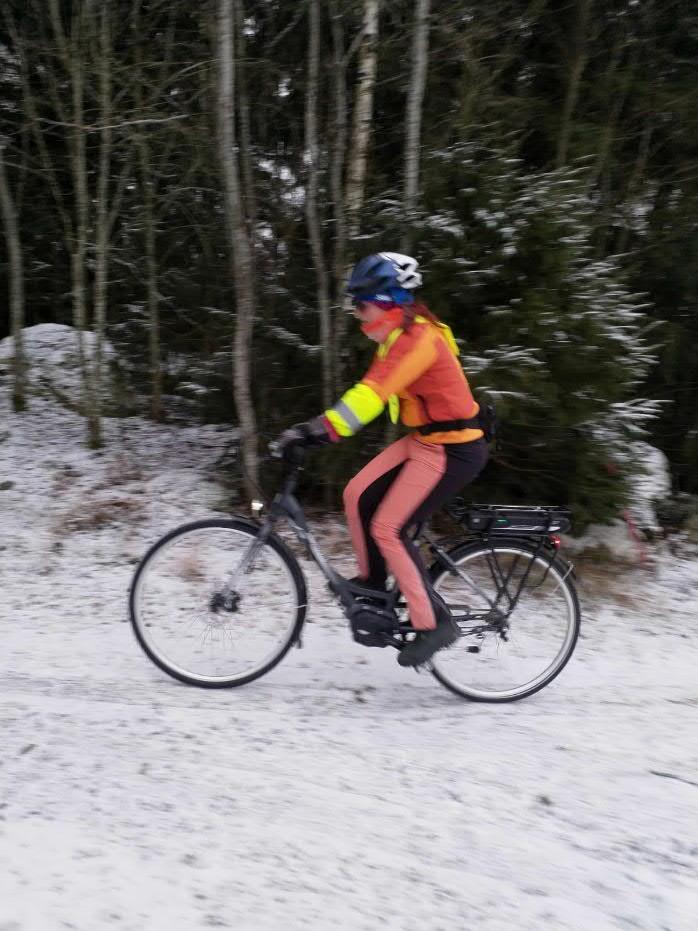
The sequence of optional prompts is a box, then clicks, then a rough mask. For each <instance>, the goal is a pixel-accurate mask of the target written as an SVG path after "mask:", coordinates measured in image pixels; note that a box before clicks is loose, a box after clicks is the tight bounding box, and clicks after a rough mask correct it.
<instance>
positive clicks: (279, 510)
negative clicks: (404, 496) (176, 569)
mask: <svg viewBox="0 0 698 931" xmlns="http://www.w3.org/2000/svg"><path fill="white" fill-rule="evenodd" d="M304 452H305V451H304V450H303V449H295V450H294V454H295V459H292V460H286V464H287V469H286V473H285V475H284V477H283V483H282V487H281V489H280V491H279V492H277V494H276V496H275V497H274V499H273V501H272V504H271V507H270V509H269V511H268V513H267V515H266V517H265V519H264V520H263V521H262V522H261V525H260V532H259V535H258V536H257V538H256V539H255V540H254V541H253V542H252V543H251V544H250V546H249V548H248V550H247V552H246V553H245V554H244V555H243V558H242V560H241V562H240V564H239V565H238V567H237V569H236V571H235V573H234V575H236V574H237V573H238V572H240V571H244V570H245V569H246V568H247V566H248V565H249V563H250V562H251V560H252V559H253V558H254V554H255V552H256V550H257V549H258V548H259V547H261V546H262V545H263V544H264V542H265V540H266V539H267V538H268V536H269V535H270V534H271V533H272V530H273V528H274V525H275V524H276V522H277V521H278V520H280V519H281V518H286V520H288V522H289V524H290V526H291V528H292V530H293V531H294V533H295V534H296V537H297V539H298V540H299V541H300V542H301V543H302V544H303V545H304V546H305V549H306V552H307V553H308V555H309V557H310V558H311V559H312V560H313V561H314V562H315V563H316V565H317V566H318V567H319V568H320V570H321V572H322V573H323V575H324V576H325V578H326V579H327V581H328V583H329V585H330V588H331V589H332V591H333V592H334V593H335V594H336V595H337V596H338V597H339V599H340V601H341V603H342V606H343V607H344V609H345V610H346V611H350V610H351V609H352V608H353V607H354V606H355V604H356V599H357V598H360V599H370V601H371V602H373V603H375V604H376V605H377V606H379V607H381V608H383V609H385V610H388V611H394V610H395V608H396V605H397V603H398V601H399V599H400V596H401V593H400V590H399V588H398V587H397V586H394V587H393V588H392V589H390V590H388V591H387V592H381V591H378V590H376V589H371V588H365V587H364V586H362V585H360V584H358V583H356V582H351V581H349V580H347V579H345V578H344V577H343V576H341V575H340V574H339V573H338V572H337V571H336V570H335V569H334V568H333V567H332V565H331V564H330V562H329V560H328V559H327V557H326V556H325V554H324V553H323V551H322V549H321V547H320V545H319V544H318V542H317V540H316V539H315V537H314V536H313V533H312V531H311V530H310V529H309V527H308V524H307V521H306V518H305V513H304V511H303V507H302V505H301V504H300V502H299V501H298V499H297V498H296V497H295V494H294V492H295V489H296V485H297V483H298V474H299V472H300V471H301V469H302V464H303V459H304ZM477 536H478V537H481V536H482V535H477ZM413 539H414V540H418V539H423V540H425V541H426V542H427V543H428V544H429V548H430V550H431V552H432V553H433V554H434V556H435V558H436V559H438V560H439V561H440V562H441V563H442V564H444V565H445V566H447V568H448V569H449V571H450V572H451V573H452V574H454V575H458V576H459V577H460V578H461V579H462V580H463V581H464V582H465V583H466V584H467V585H468V586H469V588H470V589H471V590H472V591H473V592H474V593H475V594H477V595H479V596H480V597H481V598H482V599H484V601H485V602H486V603H487V605H488V606H489V609H488V610H486V611H481V612H477V614H476V615H473V614H472V613H470V612H469V613H468V615H467V616H456V617H455V620H456V621H457V622H460V623H464V622H467V621H472V620H473V619H474V618H477V619H478V620H484V619H485V618H486V616H487V615H488V614H490V612H496V614H497V615H499V614H501V612H500V611H499V609H498V607H497V605H498V604H499V602H500V599H501V597H502V594H503V593H504V594H506V597H507V600H508V602H509V610H508V611H507V612H506V614H507V615H508V614H510V613H511V611H513V609H514V607H515V606H516V603H517V601H518V599H519V597H520V594H521V591H522V590H523V587H524V585H525V584H526V581H527V579H528V575H529V573H530V568H531V565H532V564H533V562H534V558H535V557H534V558H532V559H531V561H530V564H529V567H528V569H527V571H526V573H525V575H524V578H523V579H522V580H521V582H520V583H519V586H518V588H517V591H516V593H515V595H514V596H513V597H512V596H511V595H510V594H509V592H508V589H507V582H508V581H509V579H510V577H511V574H512V572H513V567H512V569H511V570H510V572H509V574H508V576H507V578H506V579H504V577H503V575H502V573H501V570H500V569H499V567H498V566H497V571H496V573H494V572H493V579H494V580H495V585H496V588H497V594H496V597H495V599H494V600H492V598H490V596H489V595H488V594H487V593H486V592H485V591H483V590H482V588H480V586H479V585H478V584H477V583H476V582H475V580H474V579H472V578H471V577H470V575H469V574H468V573H467V572H465V571H464V570H463V569H461V568H459V567H458V566H457V565H456V564H455V563H454V562H453V560H452V559H451V558H450V557H449V555H448V553H447V552H446V550H444V549H443V547H441V546H439V544H438V543H437V542H436V541H435V540H434V539H433V538H431V537H430V536H428V535H427V534H426V533H425V532H424V531H423V525H422V524H419V525H418V526H417V529H416V531H415V534H414V538H413ZM536 555H537V554H536ZM493 556H494V553H493ZM493 562H494V563H495V564H496V557H495V558H494V560H493ZM502 583H503V584H502ZM485 626H487V625H485ZM400 629H401V630H404V631H410V630H412V627H411V625H410V624H405V625H400ZM469 632H473V631H469Z"/></svg>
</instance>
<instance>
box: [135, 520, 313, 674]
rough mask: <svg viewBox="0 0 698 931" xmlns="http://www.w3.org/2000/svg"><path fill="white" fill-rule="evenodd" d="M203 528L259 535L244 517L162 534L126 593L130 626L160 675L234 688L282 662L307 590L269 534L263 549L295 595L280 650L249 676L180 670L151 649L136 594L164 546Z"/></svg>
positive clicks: (299, 624)
mask: <svg viewBox="0 0 698 931" xmlns="http://www.w3.org/2000/svg"><path fill="white" fill-rule="evenodd" d="M206 529H219V530H228V531H235V532H237V533H242V534H245V535H248V536H250V538H252V537H254V536H256V535H257V534H258V533H259V531H260V529H261V528H260V525H259V524H257V523H255V522H254V521H251V520H248V519H246V518H232V519H215V518H213V519H208V520H199V521H193V522H191V523H188V524H183V525H181V526H180V527H177V528H175V529H174V530H172V531H170V532H169V533H167V534H165V536H163V537H161V538H160V539H159V540H158V541H157V542H156V543H154V544H153V545H152V546H151V547H150V549H149V550H148V551H147V552H146V553H145V555H144V556H143V558H142V560H141V561H140V563H139V565H138V567H137V568H136V571H135V573H134V576H133V580H132V582H131V586H130V590H129V617H130V621H131V627H132V629H133V631H134V634H135V636H136V639H137V641H138V643H139V645H140V647H141V648H142V650H143V651H144V653H145V654H146V656H147V657H148V658H149V659H150V660H151V661H152V662H153V663H154V664H155V665H156V666H157V667H158V668H159V669H161V670H162V671H163V672H165V673H167V674H168V675H170V676H172V677H173V678H175V679H178V680H179V681H180V682H184V683H186V684H187V685H194V686H198V687H200V688H233V687H236V686H239V685H246V684H247V683H249V682H252V681H253V680H255V679H259V678H260V677H261V676H263V675H266V673H268V672H269V671H270V670H272V669H273V668H274V667H275V666H276V665H278V663H280V662H281V660H282V659H283V658H284V656H285V655H286V654H287V653H288V651H289V650H290V649H291V647H292V646H293V645H294V644H295V643H298V642H299V640H300V636H301V631H302V628H303V624H304V623H305V618H306V614H307V588H306V584H305V578H304V576H303V572H302V570H301V568H300V566H299V564H298V561H297V559H296V557H295V556H294V555H293V553H292V552H291V550H290V549H289V548H288V547H287V546H286V544H285V543H284V542H283V541H282V540H281V539H280V538H279V537H278V536H276V535H275V534H273V533H272V534H270V535H269V537H267V539H266V540H265V543H264V546H268V547H270V548H271V549H272V550H273V551H274V552H275V553H276V554H277V555H278V557H279V559H280V560H281V562H282V563H283V565H284V566H285V568H286V569H287V570H288V573H289V576H290V578H291V580H292V582H293V585H294V587H295V596H296V600H297V607H296V611H295V619H294V620H293V623H292V625H291V626H290V630H289V632H288V635H287V636H285V637H284V639H283V642H282V643H281V644H280V647H279V650H278V651H277V652H275V653H274V654H273V655H272V656H271V657H270V658H269V659H268V661H267V662H265V663H263V664H262V665H261V666H259V667H258V668H254V669H253V670H252V671H251V672H250V673H249V674H245V675H235V676H227V677H226V676H220V677H208V676H202V675H195V674H192V673H191V672H190V671H187V670H185V669H183V668H182V667H181V666H179V665H178V664H175V663H173V662H170V661H168V659H167V658H166V657H165V656H164V655H163V653H162V652H161V651H159V650H158V649H156V648H155V647H154V645H153V643H152V641H151V638H150V637H149V636H148V635H147V633H146V632H145V630H144V629H143V628H144V626H145V624H144V622H142V619H141V618H140V616H139V611H138V599H139V593H140V591H141V585H142V583H143V580H144V578H145V577H146V573H147V571H148V567H149V566H150V565H151V564H152V560H153V559H154V558H155V557H156V556H157V554H158V553H159V552H160V551H161V550H162V549H163V547H166V546H167V545H168V544H170V543H171V542H172V541H174V540H176V539H177V538H178V537H183V536H185V535H186V534H190V533H193V532H196V531H201V530H206Z"/></svg>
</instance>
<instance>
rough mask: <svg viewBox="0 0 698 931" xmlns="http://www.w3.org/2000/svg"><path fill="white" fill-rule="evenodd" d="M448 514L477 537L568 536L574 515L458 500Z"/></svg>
mask: <svg viewBox="0 0 698 931" xmlns="http://www.w3.org/2000/svg"><path fill="white" fill-rule="evenodd" d="M446 511H447V512H448V513H449V514H450V515H451V517H453V518H454V520H456V521H458V523H459V524H464V525H465V526H466V527H467V528H468V530H473V531H476V532H477V533H508V534H512V533H514V534H518V533H567V531H568V530H569V529H570V528H571V526H572V521H571V516H572V515H571V512H570V511H569V509H568V508H563V507H546V506H539V505H517V504H467V503H466V502H465V501H464V500H463V499H462V498H457V499H456V500H455V501H453V502H451V504H449V505H447V506H446Z"/></svg>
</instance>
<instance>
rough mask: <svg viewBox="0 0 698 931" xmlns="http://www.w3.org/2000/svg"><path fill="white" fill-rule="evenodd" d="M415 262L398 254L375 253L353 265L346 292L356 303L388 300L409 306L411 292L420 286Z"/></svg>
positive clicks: (411, 298) (420, 281)
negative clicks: (357, 301)
mask: <svg viewBox="0 0 698 931" xmlns="http://www.w3.org/2000/svg"><path fill="white" fill-rule="evenodd" d="M418 267H419V266H418V265H417V260H416V259H413V258H412V257H411V256H409V255H401V254H400V253H399V252H376V253H374V254H373V255H367V256H366V257H365V258H363V259H359V261H358V262H357V263H356V265H355V266H354V269H353V271H352V273H351V275H350V277H349V283H348V284H347V292H348V293H349V294H350V295H351V296H352V297H353V298H354V299H356V300H359V301H370V300H373V301H391V302H393V303H396V304H410V303H412V301H413V300H414V296H413V295H412V293H411V292H412V291H414V290H415V288H418V287H419V286H420V285H421V283H422V276H421V275H420V273H419V272H418V271H417V268H418Z"/></svg>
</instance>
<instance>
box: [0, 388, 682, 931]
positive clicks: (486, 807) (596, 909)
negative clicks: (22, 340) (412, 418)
mask: <svg viewBox="0 0 698 931" xmlns="http://www.w3.org/2000/svg"><path fill="white" fill-rule="evenodd" d="M106 436H107V446H106V449H105V450H104V451H103V452H101V453H87V452H85V451H84V449H82V448H81V445H80V444H81V441H82V440H83V438H84V426H83V424H82V422H81V421H80V419H79V418H78V417H77V416H76V415H75V414H73V413H70V412H68V411H66V410H65V409H63V408H62V407H60V406H59V404H58V403H57V402H56V401H54V400H51V399H49V398H43V399H39V398H34V399H33V401H32V405H31V408H30V411H29V412H28V413H25V414H23V415H21V416H16V415H13V414H12V413H11V411H10V407H9V403H8V399H7V390H6V385H4V384H3V382H2V379H0V513H1V515H2V528H1V535H0V558H1V560H2V561H1V563H0V591H1V593H2V608H3V610H2V645H3V649H2V654H1V655H2V663H1V666H0V668H1V674H2V691H1V692H0V714H1V716H2V751H1V752H0V864H1V866H2V869H1V870H0V931H35V929H36V931H53V929H62V928H73V929H79V931H83V929H84V931H97V929H101V928H110V929H111V928H113V929H115V931H117V929H123V931H126V929H132V931H151V929H163V931H164V929H167V931H170V929H172V928H176V929H180V928H181V929H187V931H188V929H199V928H202V929H204V928H211V927H223V928H235V929H255V931H262V929H282V928H283V929H286V928H288V929H327V928H332V927H338V928H346V929H351V931H354V929H356V931H364V929H365V931H375V929H377V928H386V929H396V931H397V929H400V931H402V929H406V931H413V929H414V931H437V929H442V931H452V929H464V931H470V929H477V931H512V929H517V931H518V929H523V931H528V929H536V931H538V929H540V928H549V929H551V931H568V929H570V931H571V929H574V931H605V929H644V931H693V929H695V928H696V927H698V878H697V877H698V869H697V867H698V830H697V828H698V766H697V765H696V763H697V760H696V756H697V752H696V751H697V747H696V710H697V709H698V681H697V676H696V668H697V667H698V639H697V638H696V635H695V626H696V603H697V596H698V560H697V559H696V558H695V556H694V557H692V558H691V557H689V556H687V557H686V558H684V559H683V560H682V561H681V562H673V561H672V560H671V559H670V558H669V557H668V556H667V555H665V554H659V557H658V559H657V562H656V563H655V565H654V566H653V568H652V569H651V570H647V569H631V570H628V571H627V572H625V573H623V574H622V576H621V577H620V578H619V579H615V580H614V579H612V578H610V579H609V578H607V579H606V580H605V582H604V585H603V590H601V591H598V592H597V594H594V592H593V591H592V585H591V582H590V581H589V580H587V582H586V584H585V582H584V579H582V587H583V605H582V607H583V611H584V627H583V636H582V639H581V640H580V642H579V646H578V648H577V651H576V654H575V656H574V657H573V659H572V661H571V662H570V664H569V665H568V667H567V668H566V669H565V670H564V672H563V673H562V674H561V676H560V677H559V678H558V679H557V680H556V681H555V682H554V683H553V684H552V685H550V686H549V687H548V688H546V689H544V690H543V691H542V692H540V693H539V694H537V695H535V696H533V697H532V698H530V699H528V700H526V701H523V702H519V703H515V704H511V705H501V706H497V705H482V704H471V703H468V702H465V701H462V700H459V699H458V698H456V697H455V696H454V695H451V694H450V693H449V692H447V691H445V690H444V689H443V688H441V687H440V686H439V684H438V683H437V682H436V681H435V680H433V679H432V678H431V677H430V676H428V675H416V674H415V673H414V672H410V671H406V670H401V669H400V668H399V667H398V666H397V664H396V662H395V653H394V652H393V651H388V650H385V651H382V650H375V649H374V650H370V649H365V648H361V647H359V646H357V645H355V644H354V643H353V642H352V641H351V639H350V637H349V634H348V632H347V629H346V623H345V621H344V620H343V618H342V617H341V616H340V614H339V613H338V611H337V609H336V607H335V606H334V604H333V603H331V602H330V601H329V599H328V597H327V596H326V593H325V589H324V584H323V581H322V579H321V578H319V577H318V574H317V572H316V571H315V570H314V569H313V567H311V566H309V565H308V564H307V562H305V561H304V562H303V566H304V569H305V570H306V571H307V572H308V574H309V577H310V585H311V611H310V623H309V625H308V626H307V627H306V633H305V638H304V649H302V650H295V649H294V650H293V651H292V652H291V653H290V654H289V655H288V657H287V658H286V659H285V660H284V661H283V662H282V664H281V665H280V666H278V667H277V668H276V669H275V670H274V671H273V672H271V673H270V674H269V675H268V676H267V677H265V678H263V679H261V680H259V681H258V682H256V683H252V684H251V685H248V686H245V687H243V688H240V689H233V690H230V691H215V690H214V691H201V690H196V689H193V688H189V687H186V686H184V685H181V684H179V683H177V682H175V681H174V680H172V679H170V678H168V677H167V676H165V675H164V674H162V673H161V672H159V671H158V669H156V668H155V667H154V666H152V665H151V664H150V663H149V662H148V660H147V659H146V657H145V656H144V655H143V654H142V653H141V652H140V650H139V648H138V646H137V644H136V642H135V639H134V637H133V635H132V632H131V629H130V626H129V625H128V624H127V623H126V592H127V588H128V584H129V580H130V576H131V574H132V572H133V569H134V565H135V563H136V562H137V560H138V559H139V557H140V556H141V555H142V553H143V551H144V549H145V548H146V546H147V545H148V544H149V543H150V542H152V541H153V540H154V539H156V538H157V537H158V536H159V535H160V534H162V533H163V532H164V531H165V530H167V529H169V528H170V527H173V526H175V525H176V524H177V523H180V522H182V521H184V520H188V519H192V518H196V517H201V516H207V515H212V514H214V513H216V512H220V511H221V509H222V508H223V507H224V503H225V491H224V490H223V489H222V488H221V486H220V485H219V484H217V482H216V481H215V476H214V473H213V471H212V470H211V465H212V463H213V462H214V461H215V459H216V458H217V457H218V456H219V455H220V453H221V452H222V449H223V445H224V444H225V442H226V440H227V436H226V434H225V433H222V432H220V431H219V430H217V429H215V428H204V429H201V430H193V429H191V430H184V429H175V428H173V427H166V426H164V427H156V426H153V425H148V424H145V423H144V422H142V421H140V420H136V419H132V420H110V421H107V422H106ZM326 529H327V532H328V533H330V534H331V537H332V540H333V544H334V549H335V550H336V551H338V552H339V554H340V556H339V565H340V566H342V565H344V566H346V568H349V562H348V557H347V555H346V537H345V536H344V535H342V534H341V533H340V531H339V530H338V529H337V525H336V524H334V523H333V524H331V525H328V527H327V528H326ZM594 584H595V585H598V581H595V582H594Z"/></svg>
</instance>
